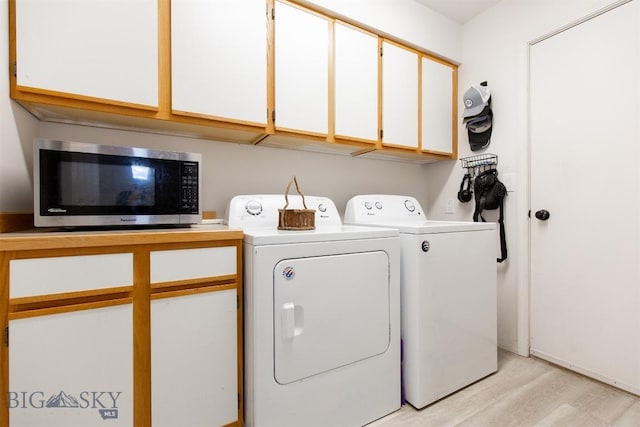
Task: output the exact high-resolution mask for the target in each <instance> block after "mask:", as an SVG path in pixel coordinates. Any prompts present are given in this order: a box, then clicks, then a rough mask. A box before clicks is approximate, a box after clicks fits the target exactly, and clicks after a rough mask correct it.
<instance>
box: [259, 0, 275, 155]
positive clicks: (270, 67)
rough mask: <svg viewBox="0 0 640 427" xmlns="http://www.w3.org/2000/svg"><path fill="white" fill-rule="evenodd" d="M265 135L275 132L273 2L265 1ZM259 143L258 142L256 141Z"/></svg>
mask: <svg viewBox="0 0 640 427" xmlns="http://www.w3.org/2000/svg"><path fill="white" fill-rule="evenodd" d="M266 25H267V69H266V72H267V128H266V129H265V131H266V133H267V135H273V134H274V133H275V131H276V123H275V113H276V111H275V109H276V88H275V81H276V79H275V68H276V65H275V64H276V44H275V34H276V32H275V0H267V19H266ZM258 142H259V141H258Z"/></svg>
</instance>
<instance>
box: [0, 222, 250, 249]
mask: <svg viewBox="0 0 640 427" xmlns="http://www.w3.org/2000/svg"><path fill="white" fill-rule="evenodd" d="M243 236H244V233H243V232H242V230H239V229H237V230H236V229H227V228H222V227H220V228H208V227H207V228H204V227H203V228H200V227H198V228H186V229H175V230H133V231H126V230H116V231H95V232H90V231H87V232H85V231H40V230H37V231H33V232H21V233H0V251H20V250H36V249H66V248H87V247H101V246H123V245H145V244H158V243H181V242H204V241H222V240H242V238H243Z"/></svg>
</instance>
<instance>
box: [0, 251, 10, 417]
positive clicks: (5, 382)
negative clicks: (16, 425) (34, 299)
mask: <svg viewBox="0 0 640 427" xmlns="http://www.w3.org/2000/svg"><path fill="white" fill-rule="evenodd" d="M10 260H11V253H9V252H0V333H1V334H0V335H1V339H0V340H1V342H0V425H1V426H8V425H9V347H8V346H7V345H6V343H5V339H7V338H8V336H7V335H5V334H6V333H7V332H6V331H8V329H7V328H8V327H9V261H10Z"/></svg>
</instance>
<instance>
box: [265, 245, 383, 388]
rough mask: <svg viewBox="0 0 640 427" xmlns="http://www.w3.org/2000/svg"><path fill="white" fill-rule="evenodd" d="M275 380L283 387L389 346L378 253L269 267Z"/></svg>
mask: <svg viewBox="0 0 640 427" xmlns="http://www.w3.org/2000/svg"><path fill="white" fill-rule="evenodd" d="M273 294H274V307H273V313H274V319H273V326H274V358H275V367H274V368H275V379H276V381H277V382H278V383H280V384H288V383H291V382H294V381H297V380H301V379H303V378H308V377H311V376H313V375H317V374H321V373H323V372H327V371H330V370H332V369H336V368H339V367H341V366H345V365H348V364H350V363H354V362H357V361H360V360H363V359H366V358H368V357H372V356H375V355H378V354H381V353H384V352H385V351H386V350H387V348H388V347H389V328H390V326H389V257H388V256H387V254H386V253H385V252H383V251H373V252H362V253H351V254H342V255H331V256H319V257H309V258H297V259H287V260H282V261H280V262H279V263H278V264H277V265H276V266H275V269H274V280H273Z"/></svg>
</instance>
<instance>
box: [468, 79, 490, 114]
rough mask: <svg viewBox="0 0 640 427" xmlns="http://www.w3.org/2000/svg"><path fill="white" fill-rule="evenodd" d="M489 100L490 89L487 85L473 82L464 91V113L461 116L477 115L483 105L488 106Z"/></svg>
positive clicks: (482, 108)
mask: <svg viewBox="0 0 640 427" xmlns="http://www.w3.org/2000/svg"><path fill="white" fill-rule="evenodd" d="M490 100H491V91H490V90H489V87H487V86H482V85H478V84H473V85H471V87H470V88H469V89H467V91H466V92H465V93H464V97H463V101H464V113H463V115H462V117H464V118H465V119H466V118H467V117H473V116H477V115H478V114H480V113H482V110H484V108H485V107H488V106H489V102H490Z"/></svg>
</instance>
